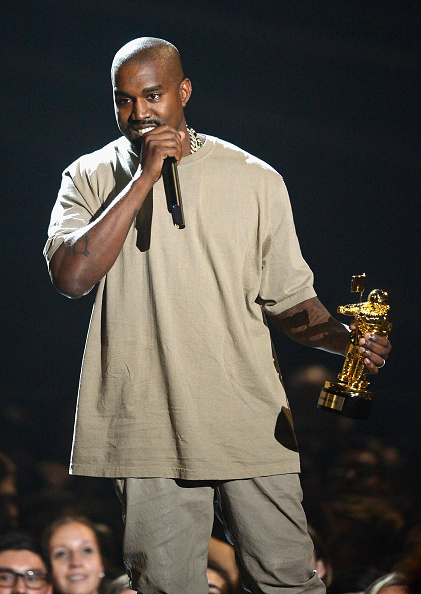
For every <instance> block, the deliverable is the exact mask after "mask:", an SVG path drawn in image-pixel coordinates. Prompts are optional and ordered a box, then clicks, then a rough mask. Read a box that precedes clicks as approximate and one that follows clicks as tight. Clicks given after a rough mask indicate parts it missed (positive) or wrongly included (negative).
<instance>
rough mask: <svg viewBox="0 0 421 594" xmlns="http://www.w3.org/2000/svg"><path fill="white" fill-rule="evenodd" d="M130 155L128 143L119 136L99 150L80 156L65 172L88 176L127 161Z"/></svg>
mask: <svg viewBox="0 0 421 594" xmlns="http://www.w3.org/2000/svg"><path fill="white" fill-rule="evenodd" d="M130 154H131V150H130V143H129V141H128V140H127V139H126V138H125V137H124V136H121V137H120V138H117V139H116V140H113V141H111V142H109V143H108V144H106V145H105V146H103V147H101V148H100V149H97V150H95V151H93V152H91V153H86V154H84V155H82V156H80V157H79V158H78V159H76V160H75V161H73V163H71V164H70V165H69V166H68V167H67V169H66V170H67V171H69V172H70V173H73V174H75V173H77V172H80V173H81V172H85V173H88V174H89V173H92V172H94V171H97V170H98V169H101V168H103V167H110V166H113V165H115V164H116V163H117V161H121V160H122V159H124V160H128V159H129V158H130Z"/></svg>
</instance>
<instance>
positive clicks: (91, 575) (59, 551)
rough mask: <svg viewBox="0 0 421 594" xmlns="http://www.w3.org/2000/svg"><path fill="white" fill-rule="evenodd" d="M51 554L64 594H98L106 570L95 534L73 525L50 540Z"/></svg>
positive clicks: (54, 569) (54, 576)
mask: <svg viewBox="0 0 421 594" xmlns="http://www.w3.org/2000/svg"><path fill="white" fill-rule="evenodd" d="M49 552H50V558H51V565H52V571H53V582H54V586H55V588H56V589H57V590H58V591H59V592H60V593H61V594H96V593H97V592H98V588H99V585H100V583H101V580H102V577H103V571H104V566H103V563H102V559H101V553H100V550H99V546H98V542H97V540H96V537H95V534H94V533H93V531H92V530H91V529H90V528H89V527H88V526H85V525H84V524H80V523H79V522H71V523H68V524H64V525H63V526H61V527H60V528H58V529H57V530H56V531H55V532H54V533H53V535H52V536H51V538H50V542H49Z"/></svg>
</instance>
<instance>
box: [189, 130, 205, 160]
mask: <svg viewBox="0 0 421 594" xmlns="http://www.w3.org/2000/svg"><path fill="white" fill-rule="evenodd" d="M187 132H188V133H189V136H190V154H191V155H192V154H193V153H196V152H197V151H198V150H199V149H200V148H202V146H203V142H202V141H201V140H200V138H199V136H198V134H197V132H196V131H195V130H193V128H190V127H189V126H187Z"/></svg>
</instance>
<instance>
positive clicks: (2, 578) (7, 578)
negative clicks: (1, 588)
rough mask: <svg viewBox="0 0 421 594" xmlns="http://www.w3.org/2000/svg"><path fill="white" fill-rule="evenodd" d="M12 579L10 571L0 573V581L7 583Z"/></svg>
mask: <svg viewBox="0 0 421 594" xmlns="http://www.w3.org/2000/svg"><path fill="white" fill-rule="evenodd" d="M12 581H13V575H12V574H10V573H0V582H1V583H2V584H9V583H11V582H12Z"/></svg>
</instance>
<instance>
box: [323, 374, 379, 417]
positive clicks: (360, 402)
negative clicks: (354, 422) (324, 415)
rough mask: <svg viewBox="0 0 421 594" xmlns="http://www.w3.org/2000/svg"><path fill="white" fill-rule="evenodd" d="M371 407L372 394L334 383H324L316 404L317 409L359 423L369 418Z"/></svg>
mask: <svg viewBox="0 0 421 594" xmlns="http://www.w3.org/2000/svg"><path fill="white" fill-rule="evenodd" d="M372 407H373V394H372V392H368V391H367V390H357V389H356V388H351V387H349V386H347V385H345V384H339V383H334V382H325V385H324V388H323V389H322V391H321V393H320V397H319V401H318V403H317V408H320V409H324V410H330V411H332V412H335V413H338V414H340V415H342V416H344V417H349V418H351V419H359V420H361V421H366V420H367V419H368V418H369V416H370V413H371V409H372Z"/></svg>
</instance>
